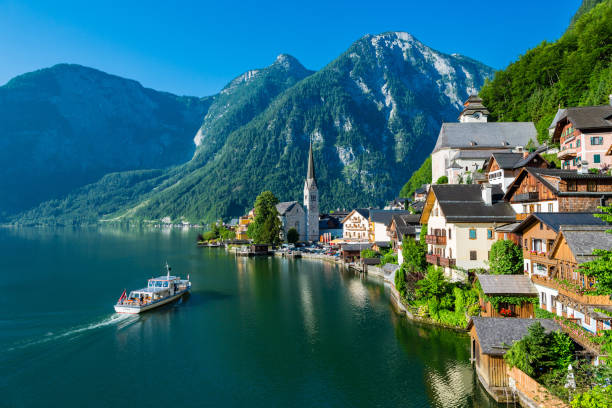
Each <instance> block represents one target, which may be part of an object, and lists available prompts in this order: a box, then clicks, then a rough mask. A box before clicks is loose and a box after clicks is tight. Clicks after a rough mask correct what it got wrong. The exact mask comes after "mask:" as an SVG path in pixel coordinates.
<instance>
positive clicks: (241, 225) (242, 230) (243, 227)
mask: <svg viewBox="0 0 612 408" xmlns="http://www.w3.org/2000/svg"><path fill="white" fill-rule="evenodd" d="M254 219H255V210H254V209H252V210H251V211H249V213H248V214H247V215H245V216H243V217H240V218H239V219H238V226H237V227H236V239H238V240H242V241H246V240H248V239H249V237H248V235H247V230H248V229H249V224H250V223H251V222H253V220H254Z"/></svg>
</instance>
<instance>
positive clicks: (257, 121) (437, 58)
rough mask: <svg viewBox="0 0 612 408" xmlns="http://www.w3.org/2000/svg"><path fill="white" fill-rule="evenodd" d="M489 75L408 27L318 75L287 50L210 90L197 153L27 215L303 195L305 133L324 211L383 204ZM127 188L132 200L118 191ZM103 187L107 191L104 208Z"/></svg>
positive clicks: (129, 211) (206, 214)
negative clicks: (268, 63)
mask: <svg viewBox="0 0 612 408" xmlns="http://www.w3.org/2000/svg"><path fill="white" fill-rule="evenodd" d="M275 65H276V67H275ZM278 65H280V66H282V67H286V70H285V71H283V70H281V69H280V68H279V67H278ZM266 73H267V74H269V75H270V77H271V78H270V79H267V80H265V78H263V77H262V76H264V77H265V76H266V75H265V74H266ZM273 73H275V74H278V73H282V74H281V75H278V76H277V75H272V74H273ZM287 73H290V75H287ZM492 75H493V70H492V69H491V68H489V67H487V66H485V65H483V64H481V63H479V62H477V61H474V60H472V59H470V58H467V57H464V56H461V55H457V54H453V55H447V54H443V53H440V52H438V51H435V50H433V49H431V48H429V47H427V46H426V45H424V44H423V43H421V42H419V41H418V40H417V39H415V38H414V37H413V36H411V35H410V34H407V33H402V32H389V33H384V34H380V35H367V36H365V37H363V38H361V39H360V40H358V41H356V42H355V43H354V44H352V45H351V47H350V48H349V49H348V50H347V51H346V52H344V53H343V54H342V55H340V56H339V57H338V58H337V59H336V60H334V61H333V62H331V63H330V64H329V65H327V66H326V67H324V68H323V69H321V70H320V71H318V72H316V73H311V72H310V71H307V70H305V69H304V68H303V67H302V66H301V65H300V64H299V63H298V62H297V61H296V60H295V59H293V58H291V57H288V56H281V57H279V59H277V61H276V62H275V63H274V64H272V66H270V67H268V68H266V69H263V70H257V71H252V72H251V71H250V72H248V73H245V74H244V75H241V76H240V77H238V78H236V79H235V80H233V81H232V82H230V84H229V85H228V86H227V87H226V88H224V90H223V91H222V92H221V93H220V94H219V95H217V96H215V97H214V98H213V102H212V104H211V106H210V108H209V109H208V113H207V115H206V117H205V119H204V123H203V124H202V126H201V128H200V131H199V132H198V134H197V136H196V139H195V141H196V144H197V145H198V147H197V150H196V153H195V155H194V158H193V159H192V160H191V161H189V162H187V163H185V164H184V165H182V166H177V167H173V168H171V169H168V170H164V171H162V172H159V173H155V174H152V173H148V174H146V175H145V174H142V173H139V174H134V173H131V174H129V175H128V174H122V175H119V174H115V175H108V176H106V177H105V178H103V179H102V180H100V181H99V182H98V183H95V184H93V185H91V186H87V187H86V188H82V189H81V190H79V191H76V192H74V193H73V194H71V195H70V196H69V197H67V198H65V199H62V200H56V201H53V202H49V203H45V204H43V205H42V206H40V207H39V208H37V209H35V210H33V211H31V212H29V213H28V214H26V215H24V216H23V217H22V218H21V220H22V221H24V222H37V221H41V220H42V221H54V220H55V221H57V220H58V216H59V219H60V220H61V221H62V222H67V221H69V220H74V219H77V218H78V219H81V220H82V219H84V218H85V217H90V218H91V219H96V218H103V219H112V220H121V219H137V220H160V219H163V218H165V217H170V218H171V219H173V220H181V219H186V220H190V221H201V220H213V219H217V218H219V217H222V218H228V217H231V216H236V215H239V214H242V213H244V211H245V210H246V209H248V208H250V206H251V205H252V203H253V200H254V199H255V197H256V195H257V194H258V193H259V192H260V191H263V190H268V189H269V190H272V191H273V192H274V193H275V194H276V195H277V196H278V197H279V198H280V199H281V200H294V199H299V197H301V195H302V191H301V190H302V187H303V179H304V175H305V173H306V155H307V151H308V144H309V142H310V140H312V141H313V145H314V155H315V162H316V166H317V178H318V185H319V190H320V192H321V206H322V208H323V209H324V210H325V209H332V208H335V207H347V208H348V207H354V206H368V205H380V204H382V203H384V201H385V200H388V199H390V198H392V197H394V196H395V195H396V193H397V191H399V189H400V188H401V186H402V184H403V183H404V182H405V180H406V178H407V175H408V174H410V173H411V172H412V171H413V170H415V169H417V168H418V167H419V166H420V165H421V163H422V161H423V160H424V159H425V158H426V157H427V156H428V155H429V153H430V152H431V149H432V148H433V146H434V144H435V140H436V137H437V134H438V131H439V127H440V124H441V123H442V122H443V121H455V120H456V118H457V115H458V113H459V111H460V108H461V107H462V102H463V101H464V100H465V99H466V98H467V96H468V95H469V94H470V93H472V92H475V91H477V90H478V89H479V88H480V87H481V86H482V84H483V83H484V81H485V78H487V77H491V76H492ZM285 78H289V79H285ZM237 88H241V89H237ZM224 92H225V93H224ZM254 95H256V96H254ZM225 97H228V98H231V99H232V100H234V101H239V103H238V104H236V105H235V106H234V105H233V104H232V103H229V102H222V100H223V98H225ZM117 183H119V184H121V183H124V184H121V185H117ZM112 185H115V187H111V186H112ZM123 189H125V192H126V193H127V192H131V193H130V194H131V196H132V197H133V198H132V199H129V200H127V201H126V200H125V199H123V198H120V197H117V195H116V194H115V193H113V191H122V190H123ZM136 190H138V191H139V193H137V194H134V193H133V192H134V191H136ZM97 192H100V193H101V195H104V194H106V195H107V199H106V200H105V201H104V208H105V210H104V211H100V203H99V202H97V201H96V197H97V196H98V195H97ZM121 196H122V197H123V196H125V194H122V195H121Z"/></svg>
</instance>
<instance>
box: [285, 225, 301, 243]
mask: <svg viewBox="0 0 612 408" xmlns="http://www.w3.org/2000/svg"><path fill="white" fill-rule="evenodd" d="M299 240H300V233H299V232H298V230H296V229H295V228H289V231H287V242H288V243H290V244H295V243H296V242H298V241H299Z"/></svg>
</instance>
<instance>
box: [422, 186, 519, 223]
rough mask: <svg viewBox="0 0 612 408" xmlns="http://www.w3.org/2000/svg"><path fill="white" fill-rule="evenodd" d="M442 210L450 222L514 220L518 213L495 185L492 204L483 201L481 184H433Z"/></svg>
mask: <svg viewBox="0 0 612 408" xmlns="http://www.w3.org/2000/svg"><path fill="white" fill-rule="evenodd" d="M431 188H432V190H433V192H434V194H435V196H436V199H437V200H438V203H439V204H440V207H441V208H442V212H443V213H444V216H445V217H446V220H447V221H450V222H513V221H514V220H516V213H515V212H514V210H513V209H512V207H511V206H510V203H508V202H506V201H503V199H502V198H503V195H504V193H503V191H502V189H501V188H500V187H499V186H493V187H492V189H493V191H492V205H485V203H484V202H483V201H482V186H481V185H480V184H440V185H433V186H431Z"/></svg>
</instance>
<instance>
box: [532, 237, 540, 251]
mask: <svg viewBox="0 0 612 408" xmlns="http://www.w3.org/2000/svg"><path fill="white" fill-rule="evenodd" d="M531 250H532V251H535V252H543V251H542V240H541V239H534V240H533V241H532V248H531Z"/></svg>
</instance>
